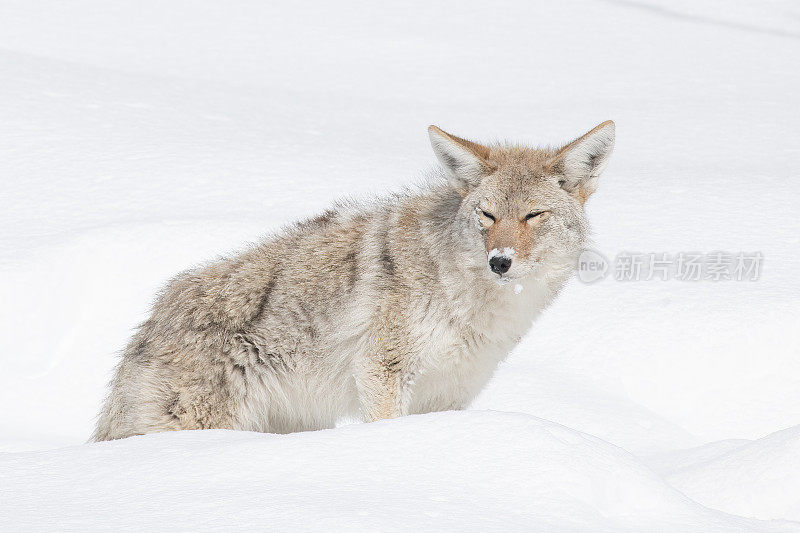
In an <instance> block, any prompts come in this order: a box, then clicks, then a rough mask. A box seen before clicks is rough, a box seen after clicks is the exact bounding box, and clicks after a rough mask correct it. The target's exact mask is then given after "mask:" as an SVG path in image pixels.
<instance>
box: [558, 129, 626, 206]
mask: <svg viewBox="0 0 800 533" xmlns="http://www.w3.org/2000/svg"><path fill="white" fill-rule="evenodd" d="M613 149H614V122H612V121H610V120H607V121H605V122H603V123H602V124H600V125H599V126H597V127H595V128H594V129H593V130H591V131H590V132H589V133H587V134H586V135H584V136H582V137H579V138H577V139H575V140H574V141H572V142H571V143H569V144H568V145H566V146H564V147H563V148H561V149H560V150H559V151H558V152H557V153H556V155H555V156H553V158H552V159H551V160H550V162H549V163H548V165H547V167H548V169H549V170H551V171H553V172H555V173H556V174H558V176H559V178H560V179H559V184H560V185H561V187H562V188H563V189H564V190H566V191H567V192H569V193H570V194H572V195H573V196H575V197H576V198H578V200H580V202H581V203H584V202H585V201H586V199H587V198H589V196H590V195H591V194H592V193H593V192H594V191H595V190H596V189H597V181H598V179H597V178H599V177H600V173H601V172H603V169H604V168H606V165H607V164H608V159H609V157H611V151H612V150H613Z"/></svg>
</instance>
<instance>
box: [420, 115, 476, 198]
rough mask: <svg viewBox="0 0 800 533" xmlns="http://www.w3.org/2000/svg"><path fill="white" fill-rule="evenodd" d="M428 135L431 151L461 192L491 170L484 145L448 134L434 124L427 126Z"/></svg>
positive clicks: (454, 185) (464, 192) (464, 191)
mask: <svg viewBox="0 0 800 533" xmlns="http://www.w3.org/2000/svg"><path fill="white" fill-rule="evenodd" d="M428 135H429V136H430V138H431V146H432V147H433V152H434V153H435V154H436V157H437V159H439V162H440V163H441V164H442V166H443V167H444V169H445V170H446V171H447V178H448V179H449V180H450V183H451V184H452V185H453V187H455V188H456V189H457V190H458V191H460V192H461V193H462V194H466V193H467V191H469V189H471V188H472V187H476V186H477V185H478V184H480V182H481V179H483V177H484V176H486V175H487V174H489V173H490V172H491V165H490V164H489V161H488V160H489V148H487V147H486V146H483V145H482V144H478V143H474V142H472V141H468V140H466V139H462V138H461V137H456V136H455V135H450V134H449V133H447V132H446V131H442V130H440V129H439V128H437V127H436V126H429V127H428Z"/></svg>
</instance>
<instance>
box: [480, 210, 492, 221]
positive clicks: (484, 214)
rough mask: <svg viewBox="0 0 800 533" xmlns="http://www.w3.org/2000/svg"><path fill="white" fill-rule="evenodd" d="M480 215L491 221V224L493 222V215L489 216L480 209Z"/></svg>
mask: <svg viewBox="0 0 800 533" xmlns="http://www.w3.org/2000/svg"><path fill="white" fill-rule="evenodd" d="M481 214H482V215H483V216H485V217H486V218H488V219H489V220H491V221H492V222H494V221H495V218H494V215H492V214H490V213H487V212H486V211H484V210H483V209H481Z"/></svg>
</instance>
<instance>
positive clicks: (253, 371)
mask: <svg viewBox="0 0 800 533" xmlns="http://www.w3.org/2000/svg"><path fill="white" fill-rule="evenodd" d="M429 132H430V136H431V143H432V145H433V148H434V151H435V153H436V155H437V157H438V158H439V161H440V162H441V163H442V166H443V171H442V172H440V173H439V174H437V175H436V176H434V177H432V178H431V179H430V181H429V183H428V184H427V185H426V186H424V187H421V188H419V189H417V190H413V191H406V192H404V193H401V194H397V195H394V196H392V197H390V198H386V199H381V200H376V201H373V202H367V203H342V204H339V205H337V206H335V207H334V208H332V209H330V210H328V211H326V212H325V213H324V214H322V215H320V216H318V217H316V218H313V219H310V220H307V221H304V222H300V223H298V224H296V225H294V226H292V227H291V228H289V229H287V230H285V231H284V232H282V233H281V234H279V235H277V236H275V237H273V238H270V239H268V240H266V241H265V242H263V243H261V244H259V245H257V246H254V247H252V248H250V249H248V250H246V251H244V252H243V253H240V254H238V255H236V256H233V257H230V258H226V259H222V260H219V261H216V262H214V263H211V264H208V265H206V266H203V267H201V268H198V269H195V270H192V271H188V272H185V273H183V274H180V275H178V276H177V277H176V278H174V279H173V280H172V281H171V282H170V283H169V284H167V286H166V288H165V289H164V290H163V291H162V293H161V294H160V295H159V297H158V298H157V300H156V302H155V304H154V305H153V310H152V314H151V316H150V318H149V319H148V320H147V321H145V322H144V323H143V324H142V325H141V326H140V328H139V330H138V331H137V333H136V334H135V335H134V336H133V338H132V339H131V341H130V342H129V344H128V346H127V347H126V349H125V351H124V354H123V356H122V360H121V361H120V363H119V366H118V367H117V370H116V375H115V377H114V379H113V382H112V385H111V392H110V393H109V396H108V398H107V400H106V403H105V405H104V407H103V410H102V412H101V413H100V417H99V421H98V424H97V429H96V431H95V434H94V436H93V438H94V439H95V440H107V439H116V438H122V437H127V436H130V435H136V434H142V433H151V432H157V431H168V430H179V429H203V428H230V429H240V430H254V431H269V432H281V433H283V432H291V431H302V430H309V429H320V428H327V427H332V426H333V425H334V424H335V423H336V421H337V420H339V419H340V418H342V417H345V416H360V417H362V418H363V419H364V420H367V421H371V420H377V419H380V418H388V417H396V416H401V415H404V414H409V413H421V412H429V411H437V410H445V409H461V408H463V407H465V406H466V405H467V404H468V403H469V402H470V401H471V400H472V398H474V396H475V395H476V394H477V393H478V392H479V391H480V389H481V387H482V386H483V385H484V384H485V382H486V381H487V380H488V379H489V377H490V376H491V374H492V372H493V371H494V369H495V367H496V365H497V363H498V362H499V361H500V360H501V359H502V358H504V357H505V356H506V355H507V354H508V352H509V351H510V350H511V349H512V348H513V347H514V345H515V344H516V343H517V342H518V341H519V339H520V338H521V336H522V335H524V334H525V332H526V331H527V330H528V329H529V328H530V325H531V323H532V321H533V319H534V318H535V317H536V316H537V314H538V313H539V312H540V311H541V310H542V309H543V308H544V307H546V306H547V304H548V303H549V302H550V301H551V300H552V298H553V297H554V295H555V294H556V293H557V292H558V290H559V289H560V287H561V286H562V285H563V283H564V281H565V280H566V279H567V278H568V277H569V276H570V274H571V273H572V269H573V266H574V263H575V259H576V257H577V255H578V253H579V252H580V249H581V247H582V246H583V244H584V242H585V240H586V236H587V232H588V224H587V221H586V218H585V215H584V212H583V204H584V202H585V201H586V199H587V198H588V197H589V195H591V194H592V192H594V190H595V188H596V186H597V178H598V176H599V174H600V172H601V171H602V170H603V168H604V167H605V164H606V163H607V160H608V156H609V155H610V153H611V150H612V147H613V142H614V125H613V123H612V122H605V123H603V124H601V125H599V126H598V127H596V128H595V129H593V130H592V131H590V132H589V133H587V134H586V135H584V136H582V137H580V138H578V139H576V140H575V141H573V142H572V143H569V144H567V145H566V146H564V147H562V148H561V149H559V150H552V149H530V148H522V147H506V146H483V145H480V144H477V143H473V142H470V141H466V140H464V139H461V138H458V137H455V136H453V135H450V134H447V133H445V132H443V131H441V130H439V129H438V128H435V127H433V126H432V127H431V128H430V129H429Z"/></svg>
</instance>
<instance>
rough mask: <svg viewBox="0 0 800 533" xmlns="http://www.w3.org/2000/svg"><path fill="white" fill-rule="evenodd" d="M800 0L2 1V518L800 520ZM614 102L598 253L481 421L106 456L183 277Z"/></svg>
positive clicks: (30, 524) (187, 439)
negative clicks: (117, 413) (682, 259)
mask: <svg viewBox="0 0 800 533" xmlns="http://www.w3.org/2000/svg"><path fill="white" fill-rule="evenodd" d="M798 63H800V8H798V6H797V5H796V4H795V3H794V2H791V1H789V0H785V1H779V0H772V1H761V2H756V1H753V2H749V3H739V2H736V3H735V2H727V1H726V2H723V1H722V0H715V1H706V2H702V3H698V2H690V1H689V0H672V1H670V2H666V1H663V0H596V1H590V0H575V1H573V2H560V1H555V0H554V1H546V2H535V3H533V2H518V3H501V4H486V3H468V2H463V1H460V2H441V3H440V2H404V3H402V4H396V5H394V6H389V5H384V4H383V3H370V2H363V3H351V2H336V3H325V2H319V3H310V2H304V3H295V4H293V5H290V4H288V3H284V4H280V5H278V4H277V3H258V2H218V3H212V2H210V1H205V0H204V1H202V2H197V1H195V2H188V1H185V2H170V3H169V4H166V3H164V2H155V1H136V2H133V1H131V2H114V3H109V2H100V1H80V2H71V3H58V2H54V1H41V2H22V1H12V0H0V80H1V81H0V198H2V200H3V209H2V210H0V302H2V303H1V304H0V324H2V326H1V327H0V405H2V406H3V408H2V411H0V530H3V531H6V530H53V529H72V530H86V529H110V528H112V527H113V528H128V529H144V528H157V529H198V528H199V529H220V530H230V529H265V528H268V527H271V528H276V529H300V530H352V529H358V528H365V529H371V530H411V529H415V530H420V529H424V530H434V529H447V530H456V529H458V530H475V531H478V530H481V531H484V530H502V531H507V530H526V531H680V532H683V531H800V333H798V331H800V312H798V311H800V309H798V307H800V306H798V300H799V297H800V280H798V277H797V276H796V271H797V266H798V261H797V257H798V252H800V222H798V208H797V202H798V199H800V198H799V193H800V181H798V179H797V176H796V172H797V170H796V167H797V164H796V163H797V161H798V159H800V128H798V126H797V125H798V123H799V122H798V121H800V111H799V110H798V109H799V108H798V103H800V102H799V101H798V96H797V95H798V94H800V74H798V69H797V65H798ZM606 119H614V120H615V121H616V123H617V136H618V137H617V146H616V151H615V154H614V156H613V158H612V162H611V164H610V166H609V168H608V169H607V171H606V174H605V175H604V176H603V178H602V180H601V184H600V188H599V190H598V192H597V194H596V195H595V196H594V197H593V198H592V200H591V202H590V203H589V206H588V210H589V216H590V219H591V220H592V222H593V224H594V229H595V242H596V246H595V248H596V249H597V250H599V251H600V252H601V253H602V254H603V255H605V256H606V257H607V258H609V259H612V260H613V258H615V257H616V256H617V254H619V253H621V252H642V253H649V252H652V253H662V252H666V253H670V254H677V253H680V252H714V251H718V250H722V251H727V252H731V253H737V252H761V253H762V254H763V257H764V261H763V268H762V273H761V277H760V279H759V280H758V281H752V282H745V281H720V282H712V281H698V282H680V281H675V280H670V281H657V280H651V281H638V282H636V281H630V282H621V281H616V280H615V279H613V276H610V277H609V278H608V279H605V280H603V281H599V282H597V283H594V284H584V283H580V282H578V281H577V280H575V281H574V283H571V284H570V286H568V287H567V289H566V290H565V291H564V293H563V294H562V295H561V296H560V298H559V299H558V301H557V302H556V304H555V305H554V306H553V307H552V308H551V309H550V310H549V311H548V312H547V313H546V314H545V316H544V317H543V318H542V320H540V321H539V322H538V323H537V324H536V326H535V328H534V330H533V331H532V332H531V334H530V335H529V336H528V337H527V338H526V339H525V340H524V341H523V343H522V344H521V345H520V346H519V348H518V349H517V350H516V351H515V352H514V353H513V354H512V355H511V357H510V358H509V359H508V361H507V362H506V363H505V364H504V365H503V366H502V367H501V369H500V370H499V372H498V373H497V375H496V377H495V379H494V380H493V381H492V382H491V383H490V385H489V387H488V388H487V390H486V391H485V392H484V393H483V394H482V395H481V396H480V397H479V398H478V400H477V401H476V402H475V404H474V405H473V409H472V410H470V411H467V412H462V413H438V414H433V415H426V416H421V417H409V418H406V419H401V420H392V421H386V422H381V423H378V424H371V425H349V426H343V427H341V428H337V429H335V430H330V431H323V432H316V433H307V434H297V435H288V436H276V435H261V434H248V433H235V432H226V431H210V432H186V433H175V434H165V435H149V436H143V437H136V438H132V439H128V440H125V441H120V442H112V443H101V444H91V445H86V444H84V442H85V440H86V439H87V437H88V435H89V433H90V432H91V428H92V423H93V417H94V415H95V413H96V412H97V410H98V407H99V405H100V402H101V399H102V397H103V395H104V392H105V383H106V382H107V380H108V379H109V377H110V371H111V368H112V366H113V365H114V363H115V360H116V357H117V353H118V350H119V349H120V348H121V347H122V346H123V345H124V343H125V340H126V338H127V337H128V336H129V335H130V333H131V330H132V328H133V327H134V325H135V324H137V323H138V322H139V321H140V320H142V319H143V318H144V316H145V313H146V310H147V306H148V303H149V302H150V300H151V298H152V296H153V294H154V293H155V291H156V289H157V288H158V287H159V286H160V285H161V284H162V283H163V282H164V280H165V279H167V278H168V277H170V276H171V275H172V274H174V273H176V272H177V271H180V270H182V269H184V268H187V267H189V266H191V265H193V264H196V263H198V262H200V261H202V260H204V259H208V258H211V257H214V256H215V255H218V254H222V253H225V252H229V251H231V250H232V249H236V248H237V247H240V246H242V245H243V244H244V243H246V242H249V241H252V240H255V239H258V238H259V236H260V235H262V234H264V233H266V232H268V231H270V230H272V229H275V228H277V227H279V226H280V225H281V224H283V223H285V222H287V221H290V220H293V219H297V218H300V217H304V216H307V215H310V214H313V213H315V212H317V211H319V210H321V209H323V208H324V207H325V206H326V205H327V204H328V203H329V202H331V201H332V200H334V199H335V198H338V197H340V196H341V195H342V194H354V195H365V194H369V193H374V192H383V191H387V190H391V189H395V188H397V187H399V186H400V185H401V184H403V183H408V182H409V181H411V180H413V179H414V177H415V175H417V174H418V173H419V172H420V171H421V170H424V169H425V168H427V167H429V166H431V165H433V164H434V160H433V157H432V154H431V153H430V148H429V146H428V144H427V137H426V134H425V128H426V126H427V125H428V124H429V123H437V124H439V125H440V126H442V127H444V128H445V129H447V130H449V131H452V132H454V133H457V134H459V135H463V136H466V137H474V138H476V139H485V140H492V139H497V138H508V139H512V140H515V141H523V142H530V143H556V142H561V141H565V140H568V139H570V138H571V137H574V136H575V135H578V134H579V133H581V132H583V131H585V130H587V129H589V128H591V127H592V126H594V125H595V124H597V123H599V122H601V121H603V120H606Z"/></svg>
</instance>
